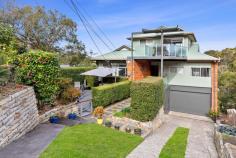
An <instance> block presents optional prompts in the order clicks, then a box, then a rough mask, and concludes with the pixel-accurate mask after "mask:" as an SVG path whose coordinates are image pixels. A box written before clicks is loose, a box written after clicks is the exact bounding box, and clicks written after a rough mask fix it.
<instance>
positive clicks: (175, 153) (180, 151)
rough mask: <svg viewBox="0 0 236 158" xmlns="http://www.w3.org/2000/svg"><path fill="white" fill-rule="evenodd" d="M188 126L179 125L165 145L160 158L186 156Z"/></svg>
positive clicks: (180, 157)
mask: <svg viewBox="0 0 236 158" xmlns="http://www.w3.org/2000/svg"><path fill="white" fill-rule="evenodd" d="M188 133H189V129H188V128H183V127H178V128H177V129H176V130H175V133H174V134H173V135H172V136H171V138H170V139H169V140H168V142H167V143H166V144H165V146H164V147H163V148H162V150H161V153H160V156H159V157H160V158H184V157H185V150H186V146H187V139H188Z"/></svg>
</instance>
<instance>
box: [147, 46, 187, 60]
mask: <svg viewBox="0 0 236 158" xmlns="http://www.w3.org/2000/svg"><path fill="white" fill-rule="evenodd" d="M145 55H146V56H161V45H157V46H147V45H146V46H145ZM163 55H164V56H170V57H186V55H187V48H186V47H183V46H178V45H174V44H164V45H163Z"/></svg>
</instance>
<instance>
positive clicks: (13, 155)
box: [0, 124, 64, 158]
mask: <svg viewBox="0 0 236 158" xmlns="http://www.w3.org/2000/svg"><path fill="white" fill-rule="evenodd" d="M63 128H64V126H63V125H59V124H39V125H38V126H37V127H36V128H35V129H34V130H32V131H30V132H29V133H27V134H26V135H24V136H23V137H21V138H20V139H18V140H16V141H14V142H12V143H11V144H9V145H7V146H6V147H5V148H3V149H1V150H0V158H38V156H39V155H40V153H41V152H42V151H43V150H44V149H46V148H47V146H48V145H49V144H50V143H51V141H52V140H53V139H54V138H55V137H56V136H57V134H58V133H59V132H60V131H61V130H62V129H63Z"/></svg>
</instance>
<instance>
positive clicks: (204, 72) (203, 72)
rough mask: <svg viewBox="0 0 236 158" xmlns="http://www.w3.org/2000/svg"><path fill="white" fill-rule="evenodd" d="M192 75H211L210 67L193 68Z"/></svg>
mask: <svg viewBox="0 0 236 158" xmlns="http://www.w3.org/2000/svg"><path fill="white" fill-rule="evenodd" d="M192 76H199V77H210V68H192Z"/></svg>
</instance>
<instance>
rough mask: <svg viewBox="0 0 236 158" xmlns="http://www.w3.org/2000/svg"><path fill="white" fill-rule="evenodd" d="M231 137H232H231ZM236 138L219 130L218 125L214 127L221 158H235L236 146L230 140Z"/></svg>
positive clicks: (217, 148)
mask: <svg viewBox="0 0 236 158" xmlns="http://www.w3.org/2000/svg"><path fill="white" fill-rule="evenodd" d="M229 137H230V139H229ZM232 139H236V137H234V136H226V135H224V134H222V133H220V132H218V130H217V125H215V129H214V140H215V145H216V150H217V152H218V155H219V158H234V157H236V146H235V145H233V144H230V143H229V142H228V140H231V141H232Z"/></svg>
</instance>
